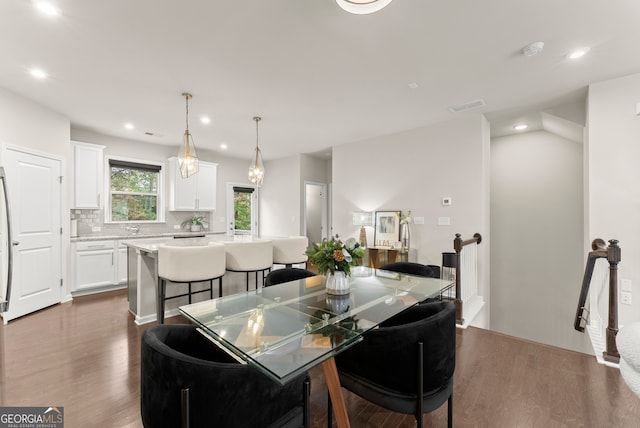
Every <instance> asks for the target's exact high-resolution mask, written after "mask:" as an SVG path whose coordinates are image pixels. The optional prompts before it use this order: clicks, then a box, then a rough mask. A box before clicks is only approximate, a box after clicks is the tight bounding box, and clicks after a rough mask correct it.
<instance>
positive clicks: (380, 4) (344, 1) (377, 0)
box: [336, 0, 392, 15]
mask: <svg viewBox="0 0 640 428" xmlns="http://www.w3.org/2000/svg"><path fill="white" fill-rule="evenodd" d="M391 1H392V0H336V3H338V6H340V7H341V8H342V9H344V10H346V11H347V12H349V13H355V14H357V15H366V14H368V13H373V12H377V11H379V10H380V9H383V8H384V7H385V6H387V5H388V4H389V3H391Z"/></svg>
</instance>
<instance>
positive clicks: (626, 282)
mask: <svg viewBox="0 0 640 428" xmlns="http://www.w3.org/2000/svg"><path fill="white" fill-rule="evenodd" d="M620 288H621V289H622V291H631V280H630V279H621V280H620Z"/></svg>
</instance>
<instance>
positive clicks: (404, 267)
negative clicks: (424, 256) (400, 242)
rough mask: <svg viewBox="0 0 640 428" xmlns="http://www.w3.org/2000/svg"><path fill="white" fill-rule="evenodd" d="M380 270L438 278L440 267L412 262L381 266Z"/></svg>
mask: <svg viewBox="0 0 640 428" xmlns="http://www.w3.org/2000/svg"><path fill="white" fill-rule="evenodd" d="M380 269H383V270H388V271H391V272H399V273H406V274H408V275H416V276H423V277H427V278H440V266H435V265H423V264H421V263H414V262H395V263H388V264H386V265H384V266H381V267H380Z"/></svg>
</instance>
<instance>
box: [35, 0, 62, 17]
mask: <svg viewBox="0 0 640 428" xmlns="http://www.w3.org/2000/svg"><path fill="white" fill-rule="evenodd" d="M33 5H34V6H35V7H36V9H38V10H39V11H40V12H42V13H44V14H45V15H48V16H60V9H58V8H57V7H56V5H55V4H53V3H51V2H48V1H44V0H36V1H33Z"/></svg>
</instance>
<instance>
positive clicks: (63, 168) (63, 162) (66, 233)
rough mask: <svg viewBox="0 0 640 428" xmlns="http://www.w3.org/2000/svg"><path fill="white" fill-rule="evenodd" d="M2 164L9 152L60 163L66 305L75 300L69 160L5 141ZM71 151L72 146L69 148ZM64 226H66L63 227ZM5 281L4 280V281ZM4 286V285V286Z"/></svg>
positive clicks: (62, 273)
mask: <svg viewBox="0 0 640 428" xmlns="http://www.w3.org/2000/svg"><path fill="white" fill-rule="evenodd" d="M0 145H1V148H0V164H1V165H3V166H4V165H5V162H6V158H7V151H8V150H13V151H16V152H21V153H24V154H27V155H31V156H38V157H43V158H47V159H51V160H53V161H57V162H60V178H59V179H60V201H59V202H60V224H59V227H60V229H61V230H62V233H61V234H60V277H61V279H62V284H61V287H60V302H59V303H64V302H68V301H71V300H73V297H72V296H71V290H70V284H69V280H68V278H69V275H68V271H69V269H70V266H69V263H68V261H69V254H70V251H71V243H70V228H71V217H70V215H67V216H66V217H65V215H64V213H70V211H69V203H68V199H67V195H68V189H67V187H68V183H67V180H65V178H66V177H67V174H66V172H67V158H66V157H65V156H60V155H56V154H53V153H48V152H44V151H41V150H37V149H33V148H30V147H24V146H20V145H17V144H13V143H8V142H5V141H1V142H0ZM68 149H69V150H71V145H69V147H68ZM11 214H12V216H14V217H15V216H18V215H19V213H18V212H17V211H16V208H15V207H13V208H12V213H11ZM63 224H64V226H63ZM2 281H4V279H2ZM2 286H4V284H3V285H2ZM3 320H4V323H5V324H6V323H7V322H8V321H9V320H7V319H5V318H3Z"/></svg>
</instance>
